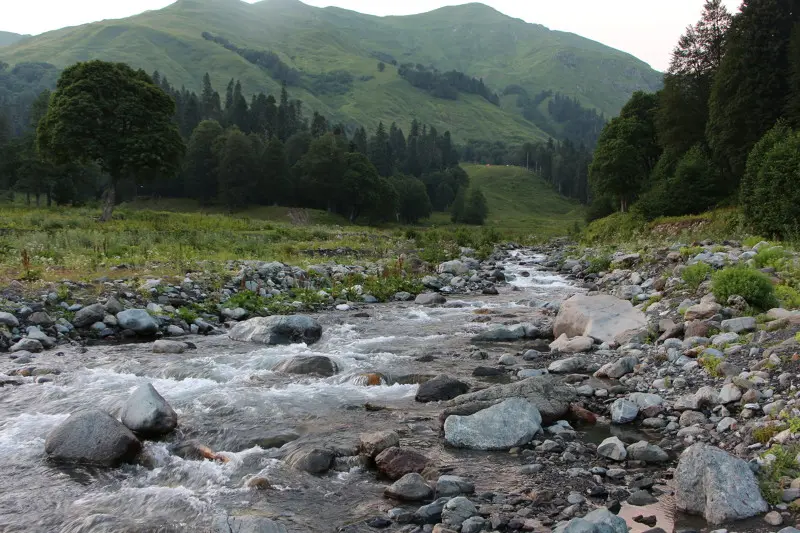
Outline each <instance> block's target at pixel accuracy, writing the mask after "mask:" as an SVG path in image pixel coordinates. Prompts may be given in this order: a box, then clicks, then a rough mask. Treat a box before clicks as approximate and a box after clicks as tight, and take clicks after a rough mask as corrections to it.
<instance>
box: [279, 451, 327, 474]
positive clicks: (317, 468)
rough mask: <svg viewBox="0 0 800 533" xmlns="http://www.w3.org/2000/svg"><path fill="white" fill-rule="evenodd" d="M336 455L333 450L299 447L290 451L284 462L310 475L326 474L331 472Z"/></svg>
mask: <svg viewBox="0 0 800 533" xmlns="http://www.w3.org/2000/svg"><path fill="white" fill-rule="evenodd" d="M335 455H336V454H334V452H333V451H332V450H328V449H326V448H315V447H312V446H299V447H297V448H295V449H294V450H292V451H290V452H289V453H288V454H287V455H286V457H284V461H285V462H286V464H288V465H289V466H291V467H292V468H295V469H297V470H302V471H304V472H308V473H309V474H324V473H325V472H327V471H328V470H330V468H331V464H332V463H333V459H334V457H335Z"/></svg>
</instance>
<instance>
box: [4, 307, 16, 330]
mask: <svg viewBox="0 0 800 533" xmlns="http://www.w3.org/2000/svg"><path fill="white" fill-rule="evenodd" d="M0 326H7V327H9V328H16V327H19V320H17V317H15V316H14V315H12V314H11V313H6V312H4V311H0Z"/></svg>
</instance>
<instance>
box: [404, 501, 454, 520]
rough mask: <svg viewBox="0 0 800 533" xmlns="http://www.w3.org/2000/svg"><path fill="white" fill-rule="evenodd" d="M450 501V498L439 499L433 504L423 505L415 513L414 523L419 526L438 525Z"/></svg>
mask: <svg viewBox="0 0 800 533" xmlns="http://www.w3.org/2000/svg"><path fill="white" fill-rule="evenodd" d="M448 501H450V498H439V499H438V500H436V501H435V502H433V503H429V504H427V505H423V506H422V507H420V508H419V509H417V510H416V511H415V512H414V515H413V517H412V519H413V521H414V522H416V523H418V524H437V523H439V522H441V520H442V510H443V509H444V504H446V503H447V502H448Z"/></svg>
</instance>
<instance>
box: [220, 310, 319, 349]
mask: <svg viewBox="0 0 800 533" xmlns="http://www.w3.org/2000/svg"><path fill="white" fill-rule="evenodd" d="M228 337H230V338H231V339H232V340H235V341H242V342H255V343H259V344H270V345H274V344H293V343H301V342H304V343H306V344H313V343H315V342H317V341H318V340H319V339H320V337H322V326H321V325H320V324H319V322H317V321H316V320H314V319H313V318H311V317H308V316H304V315H291V316H268V317H257V318H251V319H250V320H245V321H244V322H239V323H238V324H236V325H235V326H233V327H232V328H231V330H230V332H228Z"/></svg>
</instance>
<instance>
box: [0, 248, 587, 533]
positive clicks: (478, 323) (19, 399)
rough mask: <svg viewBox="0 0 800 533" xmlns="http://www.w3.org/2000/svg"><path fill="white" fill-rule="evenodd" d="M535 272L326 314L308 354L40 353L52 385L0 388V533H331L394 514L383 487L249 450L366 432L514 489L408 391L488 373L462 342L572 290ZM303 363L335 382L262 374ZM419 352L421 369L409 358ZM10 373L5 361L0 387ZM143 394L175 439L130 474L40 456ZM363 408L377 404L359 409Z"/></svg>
mask: <svg viewBox="0 0 800 533" xmlns="http://www.w3.org/2000/svg"><path fill="white" fill-rule="evenodd" d="M541 259H542V257H541V256H534V255H526V254H524V253H515V254H513V255H512V257H511V258H510V259H509V260H508V261H507V263H506V264H505V268H506V272H507V273H510V274H514V275H515V276H516V277H515V279H514V280H513V281H512V282H511V283H510V284H509V286H507V287H504V288H503V289H502V290H501V295H500V296H484V297H477V296H471V297H464V298H462V299H453V300H450V301H449V302H448V304H447V305H446V306H443V307H438V308H422V307H419V306H415V305H413V304H387V305H376V306H368V307H364V308H361V309H359V310H358V311H359V312H360V313H361V314H362V315H363V313H366V314H367V315H369V316H360V314H359V312H356V311H350V312H330V313H323V314H321V315H320V316H319V317H318V318H319V320H320V322H321V323H322V325H323V330H324V334H323V338H322V340H321V341H320V342H319V343H317V344H314V345H313V346H311V347H307V346H305V345H295V346H289V347H269V348H266V347H262V346H257V345H253V344H247V343H235V342H232V341H230V340H228V339H227V337H224V336H220V337H193V338H191V339H189V340H191V341H192V342H194V343H195V344H196V345H197V350H191V351H188V352H186V353H185V354H182V355H163V354H152V353H150V345H149V344H128V345H120V346H95V347H91V348H88V349H87V350H86V351H80V350H64V351H63V353H61V354H55V353H51V354H43V355H40V356H38V357H37V358H36V359H35V361H34V364H33V366H35V367H37V368H40V369H41V368H51V369H54V370H56V371H60V374H58V375H57V376H55V378H54V379H53V381H52V382H48V383H35V382H34V379H33V378H16V379H21V380H22V381H24V383H23V384H22V385H20V386H6V387H4V388H0V476H2V477H0V479H2V481H0V531H3V532H18V531H19V532H22V531H24V532H59V531H62V532H70V533H73V532H74V533H77V532H81V533H84V532H112V531H113V532H118V531H124V532H137V533H138V532H161V531H163V532H168V531H209V530H210V527H211V522H212V519H213V517H214V516H215V515H217V514H220V513H228V514H243V513H254V514H259V515H264V516H269V517H271V518H273V519H275V520H277V521H280V522H281V523H283V524H285V525H286V526H287V527H288V529H289V531H292V532H303V531H315V532H316V531H319V532H323V531H325V532H328V531H336V529H337V528H338V527H341V526H343V525H346V524H348V523H356V522H358V521H363V520H364V519H366V518H369V517H371V516H375V515H379V514H382V513H385V511H386V510H387V509H389V508H391V507H392V506H393V505H392V504H391V503H390V502H388V501H386V500H384V499H383V498H382V491H383V488H384V487H385V482H383V481H381V480H377V479H376V477H375V473H374V472H370V471H368V470H367V471H365V470H362V469H359V468H353V469H351V470H349V471H344V472H332V473H330V474H327V475H325V476H320V477H315V476H311V475H308V474H305V473H302V472H297V471H294V470H293V469H291V468H289V467H287V466H286V465H285V464H284V463H283V462H282V461H280V460H279V459H277V458H276V454H275V450H271V449H268V448H262V447H261V445H264V446H266V444H265V442H266V441H268V440H269V439H270V438H273V437H275V436H277V435H282V434H283V435H285V434H294V435H295V436H299V439H300V441H301V442H302V441H307V442H310V443H314V442H318V443H322V444H325V445H329V446H330V445H339V446H341V447H343V448H348V447H352V445H353V442H354V441H355V439H356V438H357V436H358V434H359V433H361V432H363V431H371V430H380V429H396V430H398V431H400V433H401V436H402V444H403V445H404V446H417V447H419V448H420V449H422V451H424V453H426V454H427V455H428V456H429V457H431V458H432V459H434V461H435V462H436V464H437V466H439V467H440V469H442V470H443V471H453V472H454V473H461V472H462V471H463V470H464V467H465V466H466V465H469V472H470V474H472V475H473V476H476V477H477V480H478V490H481V491H483V490H502V491H504V492H510V491H512V490H514V489H515V488H517V489H519V490H523V489H524V488H525V483H526V482H525V480H524V479H521V478H520V477H519V474H518V473H517V472H518V466H519V464H520V462H519V459H518V458H513V457H511V456H509V455H508V454H502V453H481V452H466V451H457V450H451V449H448V448H445V447H443V446H442V445H441V439H440V438H439V437H438V425H437V424H436V415H438V412H439V411H440V410H441V406H435V405H433V406H432V405H422V404H418V403H416V402H415V401H414V395H415V393H416V390H417V385H415V384H413V383H414V382H415V381H418V380H417V379H416V378H415V375H419V374H425V375H435V374H438V373H442V372H446V373H448V374H450V375H455V376H469V375H470V374H471V372H472V370H473V369H474V368H475V367H476V366H478V365H481V364H483V365H493V364H494V363H493V362H492V361H491V360H489V361H483V362H481V361H479V360H473V359H472V358H469V357H467V355H466V354H467V353H468V351H469V338H470V337H471V336H472V335H473V334H475V333H476V332H479V331H482V330H483V329H485V328H487V327H489V326H490V325H497V324H502V323H514V322H526V321H529V320H530V319H531V318H533V317H535V316H536V315H538V314H539V313H541V312H542V311H541V310H540V309H539V306H540V305H541V304H542V303H545V302H548V301H554V300H555V301H558V300H561V299H563V298H564V297H566V296H567V295H569V294H571V293H573V292H575V289H574V288H572V287H571V286H570V284H569V283H568V282H567V281H566V280H564V279H563V278H561V277H560V276H558V275H555V274H553V273H550V272H547V271H544V270H542V269H540V268H538V267H537V266H536V263H537V262H538V261H541ZM487 317H490V318H491V321H489V322H488V323H487V321H486V320H487ZM504 349H505V350H514V349H518V347H516V348H510V349H509V348H508V347H506V348H504ZM495 353H497V352H495ZM499 353H503V352H502V351H500V352H499ZM300 354H315V355H326V356H329V357H331V358H333V359H334V360H335V361H336V363H337V364H338V366H339V368H340V369H341V372H340V373H339V374H338V375H336V376H334V377H331V378H325V379H320V378H309V377H303V376H289V375H282V374H277V373H274V372H271V370H270V369H271V368H272V367H273V366H274V365H275V364H276V363H278V362H279V361H281V360H283V359H285V358H287V357H291V356H294V355H300ZM424 355H432V356H434V358H433V361H432V362H426V363H422V362H418V361H415V358H417V357H419V356H424ZM491 357H492V358H494V357H496V356H495V355H492V356H491ZM17 367H19V365H16V364H15V363H13V362H12V361H11V360H10V359H8V358H4V360H3V361H2V362H1V363H0V378H1V377H2V375H3V373H7V372H9V371H10V370H11V369H14V368H17ZM365 372H379V373H381V374H383V375H384V376H385V377H386V383H385V384H383V385H381V386H372V387H369V386H362V385H359V384H357V382H358V380H357V379H354V377H355V376H357V375H358V374H361V373H365ZM473 381H474V380H473ZM146 382H151V383H153V385H154V386H155V388H156V389H157V390H158V391H159V392H160V393H161V394H162V395H163V396H164V397H165V398H166V399H167V401H168V402H169V403H170V404H171V405H172V406H173V408H174V409H175V410H176V411H177V412H178V415H179V428H178V430H177V431H176V432H175V434H174V435H171V436H169V437H168V439H167V440H166V441H164V442H153V441H148V442H146V444H145V452H146V453H145V455H146V457H147V459H146V460H145V461H143V462H142V464H137V465H127V466H124V467H121V468H117V469H97V468H90V467H64V466H58V465H54V464H51V463H50V462H48V461H47V460H46V459H45V456H44V441H45V438H46V437H47V435H48V433H49V432H50V431H51V430H52V429H53V428H54V427H55V426H56V425H57V424H59V423H60V422H61V421H63V420H64V419H66V418H67V416H68V415H69V413H71V412H73V411H76V410H79V409H81V408H85V407H97V408H101V409H104V410H107V411H108V412H111V413H112V414H117V413H118V412H119V410H120V409H121V407H122V405H123V403H124V402H125V400H126V398H127V397H128V395H129V394H130V393H131V391H132V390H134V389H135V388H136V387H137V386H139V385H141V384H143V383H146ZM403 383H405V384H403ZM485 385H488V383H486V384H485ZM366 404H369V405H371V406H374V407H373V408H372V409H369V410H367V409H365V405H366ZM375 406H377V407H375ZM378 408H384V409H380V410H376V409H378ZM185 439H197V440H199V441H200V442H202V443H204V444H206V445H208V446H209V447H210V448H212V449H213V450H214V451H216V452H219V453H220V454H222V455H223V456H225V457H226V458H227V459H228V461H227V462H225V463H222V462H216V461H208V460H203V461H198V460H186V459H181V458H179V457H177V456H175V455H173V454H171V453H170V451H169V446H170V444H172V443H174V442H178V441H181V440H185ZM253 477H265V478H267V479H268V480H269V481H270V483H271V485H272V487H273V488H272V489H268V490H254V489H251V488H248V487H247V481H248V480H249V479H251V478H253Z"/></svg>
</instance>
